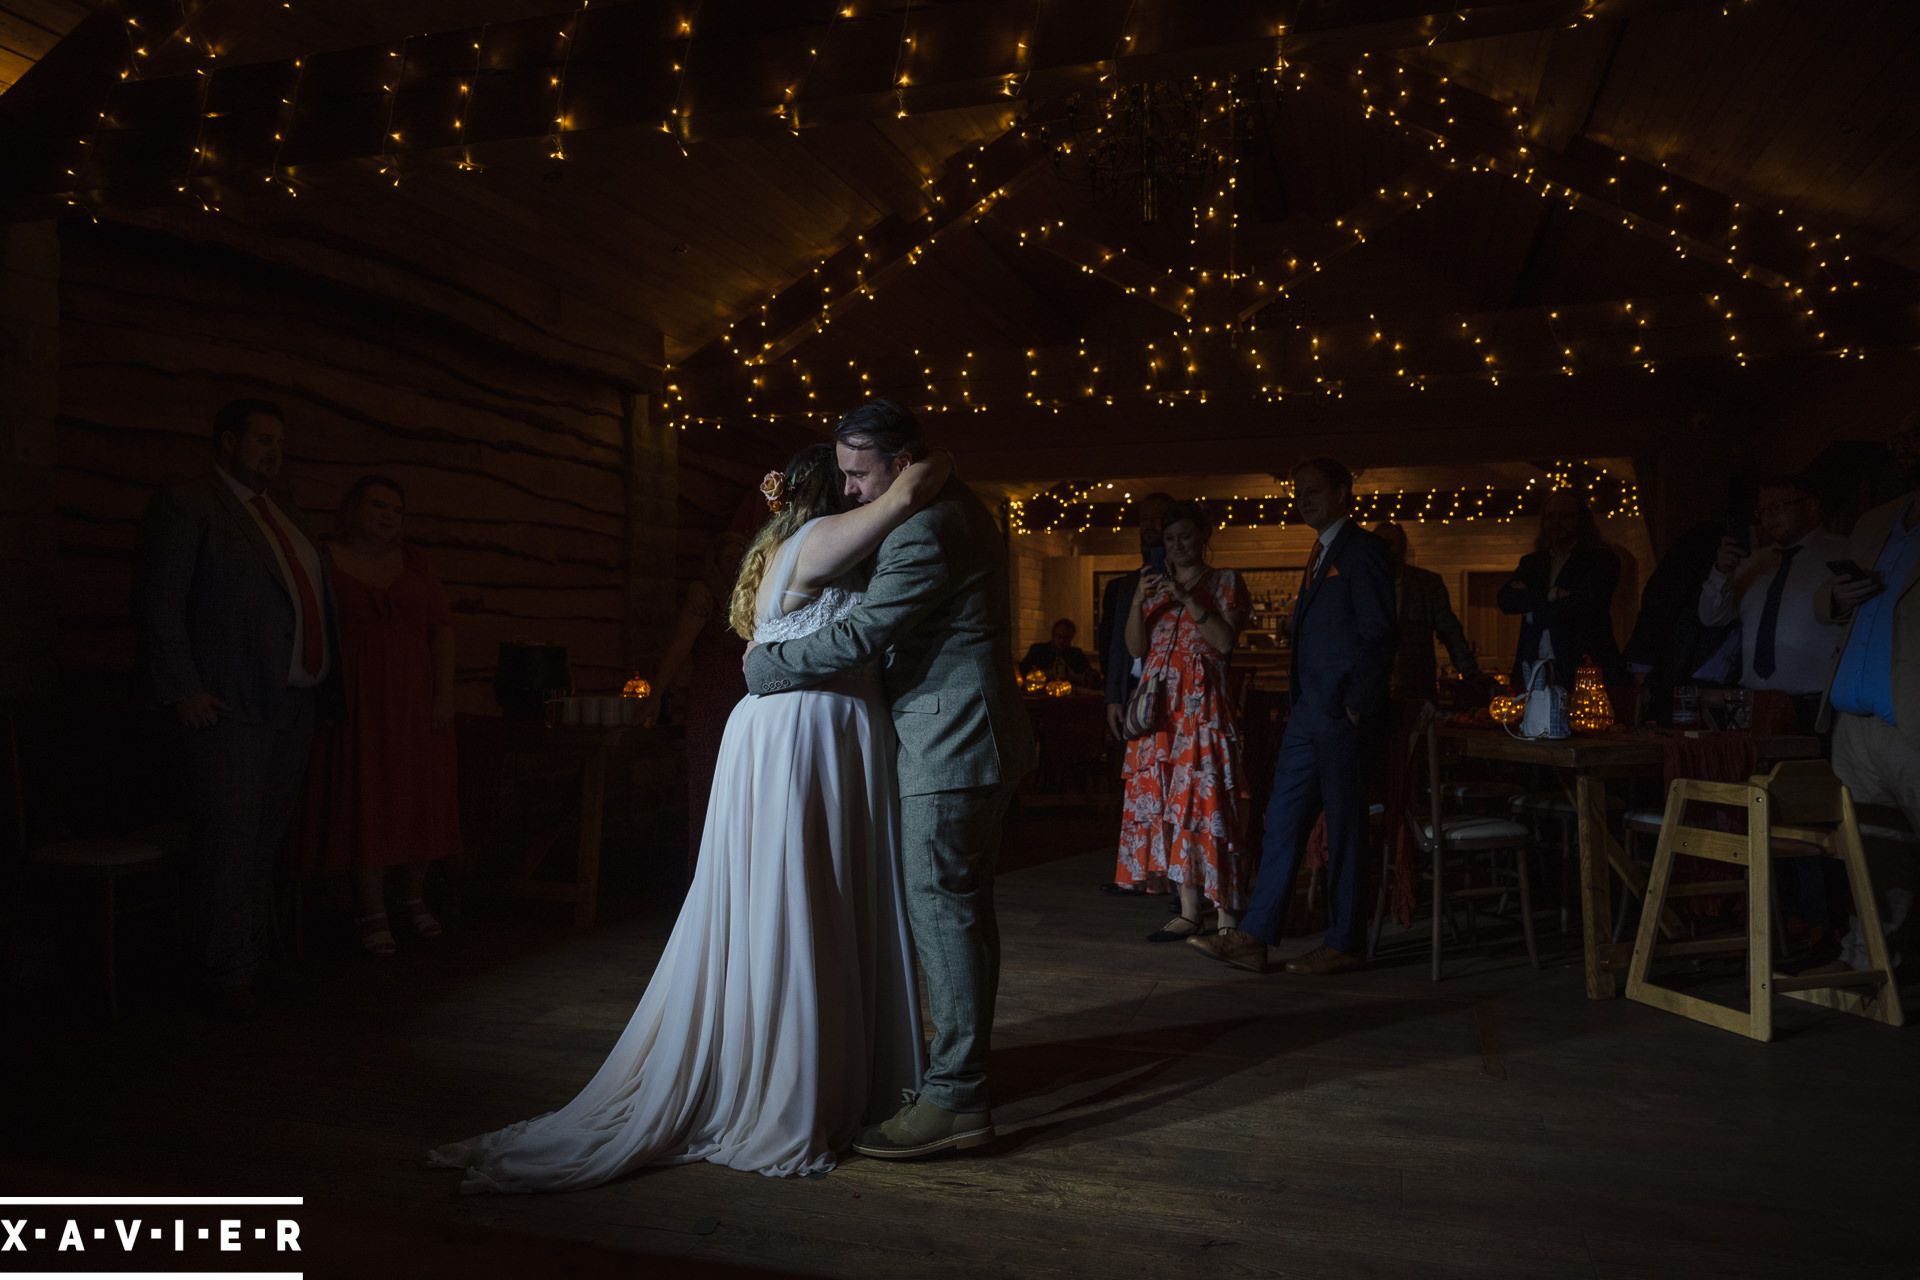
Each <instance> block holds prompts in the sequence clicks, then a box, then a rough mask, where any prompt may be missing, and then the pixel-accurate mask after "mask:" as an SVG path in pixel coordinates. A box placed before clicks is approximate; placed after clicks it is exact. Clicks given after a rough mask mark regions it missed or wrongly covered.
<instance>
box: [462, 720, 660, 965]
mask: <svg viewBox="0 0 1920 1280" xmlns="http://www.w3.org/2000/svg"><path fill="white" fill-rule="evenodd" d="M460 727H461V730H462V732H463V733H464V734H469V735H474V736H475V737H478V736H480V735H485V736H486V737H487V738H488V739H490V745H491V747H492V748H493V749H494V750H497V751H500V752H503V753H507V754H529V755H535V756H543V757H547V758H555V757H557V758H560V759H563V760H567V761H569V762H577V764H578V766H579V770H580V790H579V802H578V803H579V810H578V812H579V841H578V844H577V846H576V853H575V857H574V866H573V878H572V879H571V880H547V879H540V878H538V877H536V875H535V874H534V873H535V872H536V871H537V870H538V869H539V867H540V864H541V862H542V861H543V860H544V859H545V857H546V854H547V853H548V851H549V850H550V849H552V848H554V847H555V843H556V842H555V841H553V840H534V841H531V842H530V843H529V845H528V846H527V848H526V850H525V852H524V854H523V856H522V857H521V858H520V862H519V865H518V866H517V867H516V868H515V869H514V870H513V871H512V872H511V873H509V874H507V875H504V876H500V877H497V878H495V880H494V884H493V886H492V887H493V888H494V889H496V890H497V891H498V892H500V893H503V894H506V895H508V896H510V897H517V898H531V899H535V900H538V901H541V902H561V903H571V904H572V906H573V922H574V924H575V925H577V926H578V927H580V928H583V929H584V928H586V927H587V926H589V925H591V924H592V923H593V919H594V914H595V912H596V911H597V910H598V908H599V897H600V842H601V836H602V832H603V830H604V828H605V821H606V803H607V762H608V760H609V759H610V758H611V757H612V755H613V753H614V752H615V751H616V750H617V749H619V748H621V747H623V746H626V745H629V744H630V743H631V742H632V741H634V740H636V739H638V738H641V737H645V736H650V735H652V734H654V733H656V732H657V731H655V730H649V729H643V728H639V727H637V726H624V725H549V724H542V723H539V722H538V721H517V720H502V719H500V718H498V717H481V716H474V717H462V723H461V726H460ZM562 830H564V828H563V829H562ZM556 834H557V833H556Z"/></svg>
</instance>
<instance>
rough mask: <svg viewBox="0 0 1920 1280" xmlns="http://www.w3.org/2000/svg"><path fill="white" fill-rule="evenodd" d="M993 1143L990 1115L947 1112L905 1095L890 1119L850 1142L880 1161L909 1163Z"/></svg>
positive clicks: (942, 1108)
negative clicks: (906, 1161)
mask: <svg viewBox="0 0 1920 1280" xmlns="http://www.w3.org/2000/svg"><path fill="white" fill-rule="evenodd" d="M992 1141H993V1113H992V1112H991V1111H948V1110H947V1109H946V1108H944V1107H936V1106H934V1105H933V1104H932V1103H931V1102H925V1101H922V1100H921V1099H920V1098H919V1097H917V1096H915V1095H913V1094H908V1095H907V1104H906V1105H905V1106H904V1107H901V1108H900V1110H898V1111H896V1112H894V1114H893V1117H892V1118H891V1119H889V1120H884V1121H882V1122H881V1123H879V1124H877V1125H875V1126H873V1127H872V1128H871V1129H868V1130H867V1131H866V1132H864V1133H862V1134H861V1135H860V1136H859V1137H858V1138H855V1139H854V1141H853V1149H854V1150H855V1151H858V1152H859V1153H860V1154H861V1155H863V1156H873V1157H874V1158H876V1159H879V1160H912V1159H915V1158H917V1157H919V1156H930V1155H932V1154H933V1153H934V1152H936V1151H947V1150H955V1151H964V1150H966V1149H967V1148H968V1147H981V1146H985V1145H986V1144H987V1143H989V1142H992Z"/></svg>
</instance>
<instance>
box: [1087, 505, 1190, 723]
mask: <svg viewBox="0 0 1920 1280" xmlns="http://www.w3.org/2000/svg"><path fill="white" fill-rule="evenodd" d="M1172 505H1173V499H1172V498H1170V497H1168V496H1167V495H1166V494H1164V493H1150V494H1148V495H1147V496H1146V497H1144V498H1142V499H1140V502H1139V513H1140V514H1139V523H1138V525H1137V527H1138V529H1139V531H1140V563H1141V566H1142V568H1151V569H1154V570H1155V571H1156V572H1158V571H1161V570H1164V569H1165V568H1166V552H1165V549H1164V547H1163V546H1162V545H1161V541H1160V526H1161V524H1162V523H1163V522H1164V521H1165V519H1166V515H1167V508H1168V507H1170V506H1172ZM1140 574H1141V569H1134V570H1131V571H1129V572H1127V573H1123V574H1121V575H1120V576H1119V577H1117V578H1115V579H1113V580H1112V581H1111V582H1109V583H1107V587H1106V590H1105V591H1103V592H1102V593H1101V595H1100V617H1099V619H1098V620H1097V622H1096V624H1095V626H1094V637H1095V642H1094V648H1095V649H1097V650H1098V651H1099V654H1100V671H1101V674H1102V675H1103V676H1104V677H1105V681H1106V690H1107V729H1108V730H1109V731H1110V732H1111V733H1112V734H1113V736H1114V738H1115V739H1116V740H1117V739H1119V737H1120V717H1121V715H1122V713H1123V712H1124V711H1125V710H1126V706H1127V699H1128V698H1131V697H1132V696H1133V690H1134V686H1135V685H1136V684H1137V683H1138V681H1139V675H1138V673H1137V672H1136V671H1135V670H1134V668H1135V666H1136V665H1137V664H1136V663H1135V661H1134V658H1133V655H1132V654H1130V653H1128V652H1127V617H1128V613H1129V610H1130V606H1131V605H1132V604H1133V593H1134V590H1135V588H1137V587H1138V586H1139V585H1140Z"/></svg>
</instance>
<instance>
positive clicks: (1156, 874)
mask: <svg viewBox="0 0 1920 1280" xmlns="http://www.w3.org/2000/svg"><path fill="white" fill-rule="evenodd" d="M1212 532H1213V529H1212V524H1211V522H1210V521H1209V520H1208V519H1207V515H1206V513H1205V512H1204V511H1203V510H1201V508H1200V507H1199V505H1198V504H1196V503H1192V502H1176V503H1175V504H1173V506H1172V507H1170V508H1168V510H1167V516H1166V521H1165V524H1164V525H1163V532H1162V539H1163V541H1164V543H1165V545H1166V554H1167V569H1166V572H1165V573H1164V574H1160V573H1154V572H1152V571H1151V570H1148V571H1146V572H1143V573H1142V574H1141V575H1140V587H1139V589H1138V590H1137V591H1135V593H1134V597H1133V604H1132V607H1131V609H1130V610H1129V611H1128V614H1127V651H1128V652H1129V653H1131V654H1133V655H1134V656H1135V657H1137V658H1142V659H1143V661H1142V664H1141V678H1142V680H1150V679H1152V678H1153V677H1154V676H1156V675H1157V676H1159V677H1161V680H1162V688H1161V703H1160V709H1159V722H1158V725H1157V726H1156V728H1155V729H1154V731H1153V732H1152V733H1148V734H1145V735H1143V736H1141V737H1139V738H1136V739H1134V740H1133V741H1132V742H1130V743H1128V744H1127V757H1126V776H1127V792H1126V803H1125V808H1124V809H1123V811H1122V814H1121V819H1120V859H1119V863H1118V865H1117V866H1116V867H1115V868H1114V876H1113V878H1114V882H1115V883H1116V884H1120V885H1136V884H1138V885H1142V886H1143V887H1145V888H1148V889H1154V888H1160V887H1164V886H1165V885H1166V884H1167V883H1171V884H1172V885H1173V886H1175V888H1176V889H1177V890H1178V892H1179V894H1180V914H1179V915H1178V916H1176V917H1175V918H1174V919H1172V920H1170V921H1168V922H1167V924H1166V926H1165V927H1164V928H1162V929H1158V930H1156V931H1155V932H1153V933H1152V934H1149V935H1148V941H1150V942H1173V941H1177V940H1178V939H1180V938H1185V937H1189V936H1191V935H1192V934H1194V933H1196V932H1198V931H1199V929H1200V920H1201V911H1202V907H1203V905H1204V902H1205V901H1206V900H1207V899H1211V900H1212V902H1213V904H1214V906H1215V907H1216V908H1218V910H1219V924H1220V927H1222V928H1231V927H1233V926H1234V925H1235V924H1237V923H1238V922H1239V919H1240V913H1241V911H1243V910H1244V909H1245V908H1246V902H1247V889H1248V879H1249V877H1248V874H1247V869H1246V868H1245V867H1244V866H1243V865H1242V863H1243V858H1242V850H1241V848H1240V843H1239V841H1240V834H1239V833H1240V824H1239V809H1238V802H1237V800H1236V798H1235V795H1234V792H1235V790H1236V789H1237V788H1238V786H1239V783H1240V731H1239V726H1238V725H1237V724H1236V723H1235V721H1234V714H1233V707H1232V705H1231V704H1230V703H1229V702H1228V701H1227V657H1228V655H1229V654H1231V653H1232V652H1233V646H1234V643H1235V641H1237V640H1238V639H1239V635H1240V629H1241V628H1242V627H1243V626H1245V625H1246V621H1247V615H1248V613H1249V612H1250V604H1249V602H1248V598H1247V588H1246V583H1245V582H1244V581H1243V580H1242V579H1241V577H1240V575H1239V574H1237V573H1235V572H1234V571H1233V570H1231V569H1214V568H1211V567H1210V566H1208V564H1207V562H1206V550H1207V542H1208V539H1209V538H1210V536H1211V535H1212Z"/></svg>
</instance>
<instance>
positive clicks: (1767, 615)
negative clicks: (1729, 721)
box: [1699, 476, 1849, 732]
mask: <svg viewBox="0 0 1920 1280" xmlns="http://www.w3.org/2000/svg"><path fill="white" fill-rule="evenodd" d="M1756 514H1757V516H1758V519H1757V521H1756V522H1755V525H1754V528H1755V530H1756V533H1757V535H1758V539H1759V541H1760V545H1759V546H1758V547H1756V548H1754V549H1753V550H1751V551H1749V549H1748V547H1747V546H1746V545H1745V544H1744V542H1743V541H1742V540H1740V539H1736V538H1732V537H1726V538H1722V539H1721V540H1720V547H1719V550H1718V552H1717V554H1716V555H1715V557H1714V563H1713V568H1712V570H1711V571H1710V572H1709V573H1708V574H1707V580H1706V582H1705V583H1704V584H1702V586H1701V588H1700V601H1699V614H1700V621H1701V623H1702V624H1704V625H1706V626H1709V627H1720V626H1727V625H1730V624H1731V625H1736V626H1737V627H1738V628H1739V632H1740V656H1741V659H1742V662H1741V674H1740V681H1739V683H1740V687H1741V688H1743V689H1748V690H1772V691H1776V692H1780V693H1785V694H1787V695H1788V696H1789V697H1791V698H1793V699H1794V701H1795V704H1796V712H1797V718H1798V719H1799V721H1800V725H1799V727H1800V730H1801V731H1802V732H1805V731H1807V730H1809V729H1810V728H1811V727H1812V725H1813V720H1814V717H1815V715H1816V714H1817V713H1818V712H1819V702H1820V694H1821V693H1822V691H1824V690H1825V689H1826V687H1827V681H1828V679H1829V678H1830V677H1831V676H1832V674H1833V662H1834V657H1835V655H1836V653H1837V651H1838V646H1839V642H1840V631H1839V628H1838V627H1836V626H1834V625H1833V624H1832V623H1830V622H1823V621H1821V620H1820V619H1819V618H1817V617H1816V616H1815V615H1814V607H1813V602H1814V593H1815V592H1816V591H1817V590H1818V589H1819V588H1820V586H1821V584H1823V583H1825V582H1826V581H1827V580H1828V579H1829V578H1831V577H1832V576H1833V573H1832V570H1830V569H1828V568H1827V565H1828V564H1829V563H1830V562H1832V561H1835V560H1844V559H1846V558H1847V556H1848V554H1849V553H1848V544H1847V539H1845V538H1843V537H1841V536H1840V535H1839V534H1837V533H1829V532H1827V530H1826V529H1825V528H1824V527H1823V525H1822V520H1821V515H1822V512H1821V509H1820V499H1819V498H1818V497H1816V496H1815V495H1814V492H1813V490H1812V488H1811V486H1809V485H1808V484H1807V482H1806V481H1805V480H1804V479H1803V478H1801V477H1799V476H1781V477H1778V478H1775V479H1772V480H1768V481H1766V482H1765V483H1763V484H1762V485H1761V486H1760V493H1759V502H1758V504H1757V507H1756Z"/></svg>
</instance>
